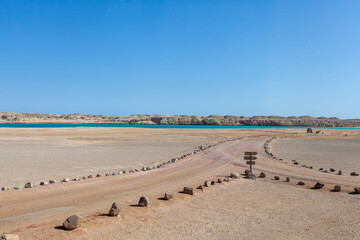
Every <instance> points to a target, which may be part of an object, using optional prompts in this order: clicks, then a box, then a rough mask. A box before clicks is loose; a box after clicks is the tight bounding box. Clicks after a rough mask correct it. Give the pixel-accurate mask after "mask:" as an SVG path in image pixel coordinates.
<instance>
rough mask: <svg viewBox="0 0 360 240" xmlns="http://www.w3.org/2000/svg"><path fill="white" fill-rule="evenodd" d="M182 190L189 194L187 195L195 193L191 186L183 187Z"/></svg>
mask: <svg viewBox="0 0 360 240" xmlns="http://www.w3.org/2000/svg"><path fill="white" fill-rule="evenodd" d="M183 192H184V193H186V194H189V195H195V191H194V189H193V188H191V187H184V190H183Z"/></svg>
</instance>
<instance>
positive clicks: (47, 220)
mask: <svg viewBox="0 0 360 240" xmlns="http://www.w3.org/2000/svg"><path fill="white" fill-rule="evenodd" d="M267 139H268V138H253V139H244V140H238V141H233V142H226V143H223V144H220V145H218V146H216V147H213V148H211V149H208V150H205V151H204V152H202V153H200V154H196V155H192V156H190V157H188V158H185V159H184V160H181V161H180V162H178V163H175V164H170V165H168V166H166V167H164V168H162V169H157V170H152V171H149V172H141V173H135V174H127V175H121V176H111V177H101V178H94V179H87V180H81V181H80V182H69V183H57V184H54V185H49V186H44V187H42V186H37V187H35V188H33V189H25V190H18V191H6V192H1V193H0V234H3V233H16V234H19V235H20V237H21V238H22V239H69V238H75V239H76V236H84V235H85V234H86V233H87V232H88V231H89V232H91V231H92V230H93V229H94V228H96V227H98V226H104V225H108V224H111V222H112V221H113V219H111V218H108V217H105V216H104V214H105V213H106V212H107V211H108V209H109V208H110V206H111V203H112V202H114V201H117V202H119V203H120V204H121V205H122V206H123V207H122V215H125V216H126V217H127V218H132V217H134V218H141V217H143V215H144V213H146V211H152V210H154V211H156V209H157V208H159V207H161V206H160V205H161V202H162V201H161V200H158V198H159V197H162V196H163V193H164V192H165V191H173V192H175V194H176V195H175V201H181V200H183V199H185V198H186V197H187V196H185V195H183V194H180V193H178V191H181V189H182V188H183V187H184V186H191V187H197V186H198V185H200V184H202V183H203V182H204V180H215V179H216V178H217V177H223V176H225V175H228V174H229V172H230V171H238V172H243V170H244V169H245V168H246V165H245V164H244V163H245V161H244V160H243V152H244V150H249V149H251V150H256V151H258V152H259V157H258V160H257V161H256V165H255V168H254V171H255V172H256V173H259V172H260V171H264V172H266V173H267V174H268V177H267V178H266V181H269V182H274V183H275V182H276V181H274V180H271V179H270V178H271V177H272V176H274V175H279V176H281V177H285V176H289V177H290V178H291V179H292V183H290V184H295V180H293V179H302V180H305V182H306V183H307V186H305V187H306V188H309V187H310V184H314V183H315V181H322V182H324V183H329V184H328V185H326V187H325V189H322V190H321V191H324V192H325V191H326V192H328V191H329V190H330V188H331V187H333V185H334V184H342V185H343V187H344V190H345V191H351V189H352V188H353V187H354V186H357V185H359V178H354V177H349V176H337V175H333V174H325V173H320V172H318V171H316V170H310V169H305V168H299V167H292V166H290V165H289V164H285V163H283V162H281V161H277V160H273V159H271V158H269V157H267V155H266V154H265V152H264V150H263V144H264V143H265V141H266V140H267ZM226 184H227V183H226ZM299 188H301V187H300V186H299ZM302 188H304V187H302ZM198 194H201V193H198ZM143 195H145V196H148V197H149V198H150V202H151V207H150V208H149V209H145V210H144V209H142V208H137V207H135V206H131V205H136V204H137V201H138V199H139V197H141V196H143ZM72 214H80V215H82V216H83V217H84V220H85V222H84V224H83V227H82V228H81V229H79V230H76V231H73V232H67V231H63V230H62V229H60V227H59V226H60V225H61V224H62V222H63V221H64V220H65V219H66V217H68V216H70V215H72ZM129 222H131V221H130V220H129Z"/></svg>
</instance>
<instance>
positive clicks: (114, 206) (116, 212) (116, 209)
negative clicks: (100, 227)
mask: <svg viewBox="0 0 360 240" xmlns="http://www.w3.org/2000/svg"><path fill="white" fill-rule="evenodd" d="M119 213H120V206H119V204H117V203H116V202H114V203H113V204H112V205H111V208H110V210H109V216H112V217H117V216H118V215H119Z"/></svg>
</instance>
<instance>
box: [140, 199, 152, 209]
mask: <svg viewBox="0 0 360 240" xmlns="http://www.w3.org/2000/svg"><path fill="white" fill-rule="evenodd" d="M149 203H150V202H149V198H148V197H141V198H140V199H139V206H140V207H147V206H149Z"/></svg>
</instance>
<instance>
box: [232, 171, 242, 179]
mask: <svg viewBox="0 0 360 240" xmlns="http://www.w3.org/2000/svg"><path fill="white" fill-rule="evenodd" d="M230 177H232V178H239V177H240V174H238V173H236V172H231V173H230Z"/></svg>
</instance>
